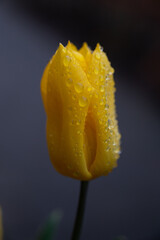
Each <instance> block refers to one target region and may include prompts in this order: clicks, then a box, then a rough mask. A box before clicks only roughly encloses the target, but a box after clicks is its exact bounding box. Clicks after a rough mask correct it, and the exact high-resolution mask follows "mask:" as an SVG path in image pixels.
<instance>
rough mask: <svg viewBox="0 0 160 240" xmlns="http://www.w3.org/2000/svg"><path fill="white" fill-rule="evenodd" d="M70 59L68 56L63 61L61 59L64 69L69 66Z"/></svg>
mask: <svg viewBox="0 0 160 240" xmlns="http://www.w3.org/2000/svg"><path fill="white" fill-rule="evenodd" d="M70 60H71V59H70V57H69V56H65V57H64V59H63V64H64V66H65V67H68V65H69V62H70Z"/></svg>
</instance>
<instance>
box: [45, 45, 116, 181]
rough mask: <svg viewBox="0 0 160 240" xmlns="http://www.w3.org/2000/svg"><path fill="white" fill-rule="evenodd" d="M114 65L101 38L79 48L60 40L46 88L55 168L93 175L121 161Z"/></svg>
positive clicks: (65, 172) (87, 176) (83, 177)
mask: <svg viewBox="0 0 160 240" xmlns="http://www.w3.org/2000/svg"><path fill="white" fill-rule="evenodd" d="M113 73H114V69H113V68H112V67H111V65H110V62H109V60H108V58H107V56H106V54H105V53H104V52H103V50H102V48H101V46H100V45H99V44H97V46H96V48H95V50H94V51H93V52H92V51H91V50H90V48H89V47H88V45H87V43H84V44H83V46H82V48H81V49H80V50H77V48H76V47H75V46H74V45H73V44H72V43H70V42H68V44H67V46H66V47H64V46H63V45H62V44H60V45H59V48H58V49H57V51H56V53H55V55H54V56H53V57H52V59H51V60H50V61H49V63H48V65H47V66H46V68H45V70H44V73H43V76H42V80H41V93H42V99H43V103H44V107H45V111H46V115H47V127H46V128H47V143H48V149H49V155H50V159H51V161H52V163H53V165H54V167H55V169H56V170H57V171H58V172H59V173H61V174H63V175H65V176H68V177H71V178H75V179H78V180H83V181H87V180H91V179H94V178H97V177H99V176H102V175H107V174H108V173H109V172H111V171H112V169H113V168H115V167H116V166H117V159H118V158H119V154H120V134H119V131H118V123H117V120H116V110H115V96H114V93H115V87H114V85H115V84H114V79H113Z"/></svg>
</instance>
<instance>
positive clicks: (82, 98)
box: [79, 96, 88, 107]
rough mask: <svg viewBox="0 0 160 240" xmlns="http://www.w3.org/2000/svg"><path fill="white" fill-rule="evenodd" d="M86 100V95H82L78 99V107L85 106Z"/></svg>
mask: <svg viewBox="0 0 160 240" xmlns="http://www.w3.org/2000/svg"><path fill="white" fill-rule="evenodd" d="M87 102H88V99H87V98H86V97H84V96H82V97H81V98H80V99H79V106H80V107H85V106H86V105H87Z"/></svg>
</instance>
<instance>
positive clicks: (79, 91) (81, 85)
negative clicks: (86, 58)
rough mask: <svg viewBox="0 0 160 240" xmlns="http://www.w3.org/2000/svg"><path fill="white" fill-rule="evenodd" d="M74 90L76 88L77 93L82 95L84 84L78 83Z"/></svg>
mask: <svg viewBox="0 0 160 240" xmlns="http://www.w3.org/2000/svg"><path fill="white" fill-rule="evenodd" d="M74 88H75V90H76V92H77V93H81V92H82V91H83V88H84V86H83V84H82V83H76V84H75V86H74Z"/></svg>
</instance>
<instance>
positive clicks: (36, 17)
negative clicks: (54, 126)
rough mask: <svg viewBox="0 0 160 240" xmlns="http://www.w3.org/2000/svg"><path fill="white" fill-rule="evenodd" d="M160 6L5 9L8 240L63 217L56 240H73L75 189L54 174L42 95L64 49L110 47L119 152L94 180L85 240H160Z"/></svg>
mask: <svg viewBox="0 0 160 240" xmlns="http://www.w3.org/2000/svg"><path fill="white" fill-rule="evenodd" d="M159 23H160V1H158V0H157V1H153V0H146V1H142V0H139V1H138V0H135V1H126V0H123V1H118V0H108V1H107V0H106V1H105V0H99V1H95V0H94V1H91V0H88V1H87V0H85V1H84V0H83V1H72V0H56V1H53V0H46V1H45V0H43V1H42V0H40V1H33V0H32V1H31V0H28V1H27V0H26V1H20V0H19V1H18V0H17V1H16V0H15V1H14V0H13V1H11V0H10V1H9V0H8V1H1V2H0V205H1V206H2V209H3V225H4V240H23V239H24V240H28V239H34V236H35V234H36V231H37V228H38V227H39V225H40V224H41V223H43V221H44V220H45V218H46V217H47V216H48V215H49V214H50V213H51V212H52V210H54V209H56V208H59V209H62V210H63V213H64V216H63V220H62V222H61V224H60V226H59V231H58V234H57V240H58V239H59V240H69V239H70V235H71V231H72V227H73V222H74V216H75V212H76V206H77V201H78V193H79V182H78V181H76V180H73V179H69V178H66V177H64V176H61V175H59V174H58V173H57V172H56V171H55V170H54V169H53V167H52V165H51V163H50V160H49V156H48V151H47V144H46V138H45V121H46V116H45V113H44V108H43V105H42V100H41V96H40V80H41V76H42V73H43V69H44V67H45V65H46V63H47V62H48V60H49V59H50V58H51V56H52V55H53V54H54V52H55V50H56V49H57V47H58V44H59V42H61V43H62V44H64V45H66V44H67V41H68V40H71V41H72V42H73V43H75V44H76V45H77V46H78V47H80V46H81V45H82V43H83V42H84V41H87V42H88V44H89V46H90V47H91V48H92V49H94V48H95V45H96V43H97V42H100V44H101V45H102V46H103V47H104V51H105V52H107V55H108V57H109V60H110V61H111V62H112V66H113V67H114V68H115V82H116V88H117V92H116V103H117V112H118V120H119V126H120V131H121V133H122V154H121V157H120V159H119V164H118V168H116V169H115V170H114V171H113V172H112V173H111V174H109V176H107V177H101V178H99V179H96V180H94V181H91V182H90V188H89V192H88V199H87V208H86V214H85V220H84V228H83V232H82V238H81V239H83V240H91V239H92V240H98V239H100V240H112V239H113V238H114V237H116V236H118V235H125V236H127V238H128V239H129V240H158V239H160V150H159V149H160V112H159V100H160V98H159V92H160V81H159V80H160V77H159V76H160V66H159V62H160V61H159V56H160V48H159V45H160V34H159V26H160V24H159Z"/></svg>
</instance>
